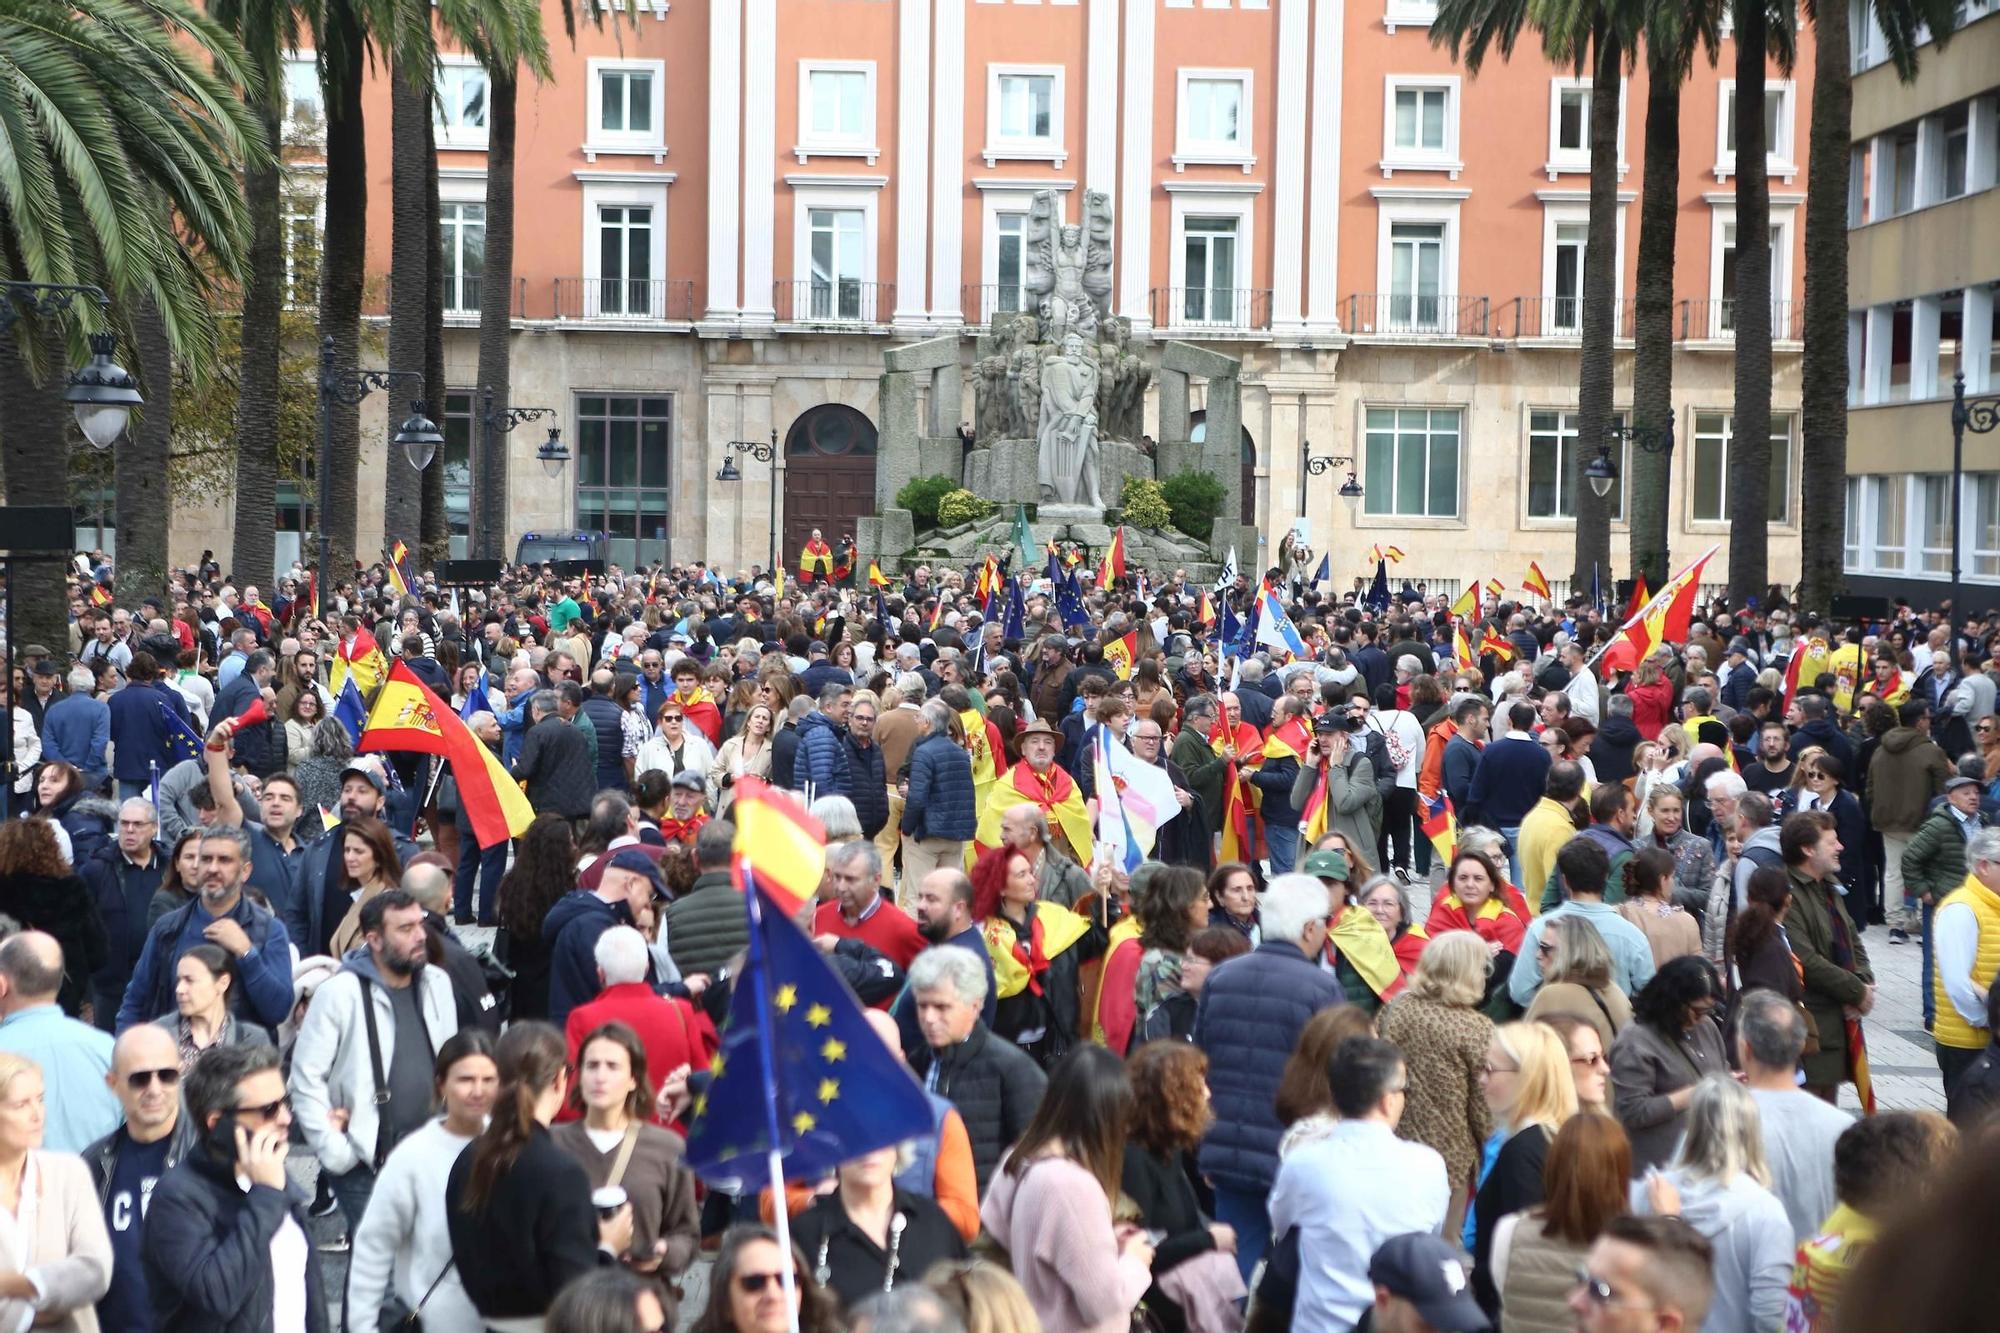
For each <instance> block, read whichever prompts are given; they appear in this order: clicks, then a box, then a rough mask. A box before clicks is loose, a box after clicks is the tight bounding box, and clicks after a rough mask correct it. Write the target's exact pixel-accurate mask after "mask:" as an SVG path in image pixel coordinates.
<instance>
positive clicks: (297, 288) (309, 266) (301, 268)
mask: <svg viewBox="0 0 2000 1333" xmlns="http://www.w3.org/2000/svg"><path fill="white" fill-rule="evenodd" d="M284 208H285V216H284V229H285V230H284V235H285V304H286V305H287V306H289V307H291V308H292V309H294V310H312V309H315V308H316V307H318V305H319V250H320V233H319V200H317V199H314V198H312V197H310V196H308V195H296V194H295V195H289V196H287V197H286V199H285V204H284Z"/></svg>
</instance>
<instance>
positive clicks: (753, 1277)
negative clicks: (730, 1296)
mask: <svg viewBox="0 0 2000 1333" xmlns="http://www.w3.org/2000/svg"><path fill="white" fill-rule="evenodd" d="M784 1282H785V1275H784V1274H783V1273H738V1274H737V1275H736V1289H737V1290H738V1291H740V1292H742V1293H743V1294H744V1295H745V1296H757V1295H761V1294H762V1293H764V1292H765V1291H768V1290H769V1289H770V1288H771V1287H773V1286H783V1285H784ZM792 1285H793V1286H795V1287H799V1288H801V1289H803V1288H804V1286H805V1281H804V1279H802V1278H800V1277H799V1276H798V1275H797V1274H796V1273H795V1274H793V1275H792Z"/></svg>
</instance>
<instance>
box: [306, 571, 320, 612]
mask: <svg viewBox="0 0 2000 1333" xmlns="http://www.w3.org/2000/svg"><path fill="white" fill-rule="evenodd" d="M306 601H307V602H308V603H309V604H310V605H311V607H312V617H313V619H314V620H318V619H319V571H318V570H317V569H315V570H314V571H313V572H312V573H310V574H308V575H306Z"/></svg>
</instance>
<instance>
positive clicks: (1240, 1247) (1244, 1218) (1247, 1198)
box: [1215, 1185, 1271, 1283]
mask: <svg viewBox="0 0 2000 1333" xmlns="http://www.w3.org/2000/svg"><path fill="white" fill-rule="evenodd" d="M1215 1220H1216V1221H1218V1222H1220V1223H1222V1224H1223V1225H1225V1226H1227V1227H1230V1228H1232V1229H1233V1230H1234V1231H1235V1232H1236V1267H1237V1270H1238V1271H1239V1272H1241V1273H1242V1274H1243V1280H1244V1281H1245V1282H1246V1283H1247V1282H1248V1281H1249V1280H1250V1275H1251V1274H1252V1273H1254V1272H1256V1271H1257V1264H1258V1261H1259V1260H1261V1259H1262V1258H1263V1257H1264V1251H1266V1250H1268V1249H1270V1248H1271V1208H1270V1195H1269V1193H1268V1192H1267V1191H1263V1190H1259V1191H1256V1192H1254V1193H1253V1192H1251V1191H1249V1190H1234V1189H1225V1188H1224V1187H1223V1186H1221V1185H1217V1186H1216V1187H1215Z"/></svg>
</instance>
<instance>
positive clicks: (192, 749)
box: [160, 699, 202, 767]
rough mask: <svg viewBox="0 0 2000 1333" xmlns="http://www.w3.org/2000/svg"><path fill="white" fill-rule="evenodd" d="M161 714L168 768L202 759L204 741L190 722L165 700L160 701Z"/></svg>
mask: <svg viewBox="0 0 2000 1333" xmlns="http://www.w3.org/2000/svg"><path fill="white" fill-rule="evenodd" d="M160 713H161V715H162V716H163V717H164V718H165V727H164V733H165V734H164V735H163V737H162V739H163V740H164V741H165V742H166V751H167V760H168V767H172V766H173V765H174V764H178V763H182V762H184V761H186V760H189V759H199V758H201V747H202V739H201V737H200V736H199V735H198V734H197V733H196V732H195V729H194V728H193V727H191V726H189V725H188V720H187V719H186V718H184V717H182V716H181V715H180V714H179V713H176V712H175V711H174V709H173V705H171V704H169V703H168V702H167V701H166V700H165V699H162V700H160Z"/></svg>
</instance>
